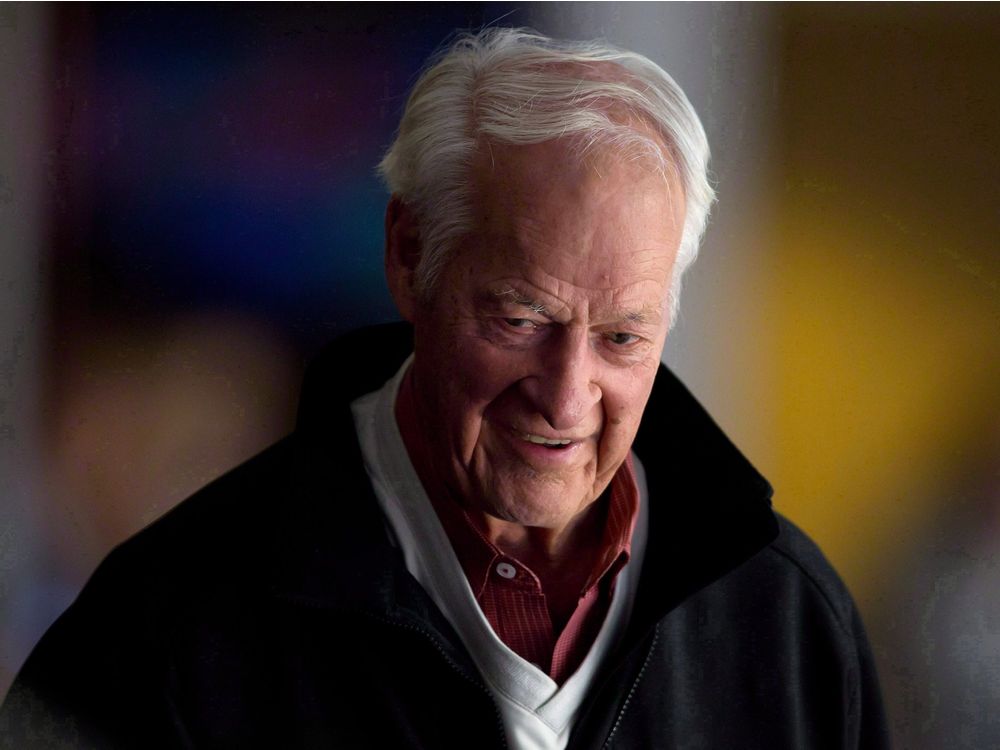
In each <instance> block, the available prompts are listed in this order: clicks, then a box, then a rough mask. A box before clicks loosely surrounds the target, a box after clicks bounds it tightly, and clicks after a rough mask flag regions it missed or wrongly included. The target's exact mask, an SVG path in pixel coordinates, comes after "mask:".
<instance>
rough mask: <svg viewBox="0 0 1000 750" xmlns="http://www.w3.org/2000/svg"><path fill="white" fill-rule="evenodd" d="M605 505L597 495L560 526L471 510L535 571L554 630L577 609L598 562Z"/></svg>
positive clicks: (498, 543) (503, 545)
mask: <svg viewBox="0 0 1000 750" xmlns="http://www.w3.org/2000/svg"><path fill="white" fill-rule="evenodd" d="M607 505H608V500H607V498H601V499H599V500H598V501H596V502H594V503H592V504H591V505H590V507H588V508H587V509H586V510H585V511H583V512H582V513H581V514H580V515H579V517H577V518H576V519H574V521H573V522H572V523H571V524H570V525H569V526H568V527H567V528H564V529H559V530H556V529H547V528H541V527H534V526H522V525H521V524H517V523H513V522H510V521H503V520H501V519H499V518H495V517H493V516H490V515H489V514H486V513H478V514H476V515H475V516H474V520H475V522H476V523H477V524H478V525H479V527H480V529H481V530H482V531H483V533H484V534H485V536H486V537H487V539H489V540H490V541H491V542H492V543H493V544H495V545H496V546H497V547H498V548H499V549H500V550H502V551H503V552H504V553H506V554H508V555H510V556H511V557H513V558H516V559H517V560H519V561H520V562H521V563H523V564H524V565H526V566H527V567H528V568H530V569H531V571H532V572H533V573H534V574H535V575H536V576H538V579H539V581H541V584H542V590H543V591H544V592H545V598H546V601H547V602H548V607H549V613H550V615H551V616H552V621H553V625H554V626H555V627H556V629H557V631H558V630H561V629H562V626H563V625H564V624H565V622H566V620H568V619H569V616H570V615H571V614H572V613H573V611H574V610H575V609H576V605H577V602H578V600H579V597H580V592H581V591H582V590H583V587H584V585H585V584H586V583H587V579H588V577H589V576H590V575H591V573H592V572H593V570H594V568H595V566H596V565H597V556H598V554H599V551H600V549H601V540H602V537H603V533H604V524H605V520H606V518H607Z"/></svg>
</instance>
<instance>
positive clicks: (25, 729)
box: [0, 325, 887, 750]
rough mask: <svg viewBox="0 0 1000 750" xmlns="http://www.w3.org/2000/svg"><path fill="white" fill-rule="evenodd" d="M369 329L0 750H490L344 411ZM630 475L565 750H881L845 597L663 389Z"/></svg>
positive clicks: (465, 677)
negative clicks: (615, 589)
mask: <svg viewBox="0 0 1000 750" xmlns="http://www.w3.org/2000/svg"><path fill="white" fill-rule="evenodd" d="M409 336H410V333H409V330H408V329H407V328H405V327H402V326H398V325H397V326H386V327H383V328H380V329H370V330H367V331H364V332H359V333H356V334H352V335H350V336H347V337H345V338H343V339H340V340H339V341H338V342H336V343H335V344H334V345H333V346H332V347H331V349H330V350H328V351H327V352H326V353H325V354H324V355H323V356H321V357H320V359H319V360H318V361H317V362H316V363H315V364H314V365H313V366H312V367H311V368H310V370H309V373H308V374H307V377H306V382H305V386H304V392H303V397H302V402H301V407H300V415H299V422H298V426H297V428H296V430H295V432H294V433H293V434H292V435H291V436H290V437H288V438H286V439H285V440H283V441H281V442H280V443H278V444H277V445H275V446H273V447H271V448H270V449H268V450H267V451H265V452H264V453H262V454H261V455H259V456H257V457H255V458H253V459H251V460H250V461H248V462H247V463H246V464H244V465H243V466H241V467H239V468H237V469H235V470H233V471H232V472H230V473H229V474H227V475H226V476H224V477H222V478H221V479H219V480H217V481H216V482H214V483H212V484H211V485H209V486H208V487H206V488H205V489H204V490H202V491H201V492H199V493H198V494H196V495H195V496H194V497H192V498H191V499H189V500H188V501H186V502H184V503H182V504H181V505H179V506H178V507H177V508H175V509H174V510H173V511H171V512H170V513H168V514H167V515H166V516H164V517H163V518H162V519H160V520H159V521H157V522H156V523H154V524H153V525H152V526H150V527H149V528H147V529H146V530H145V531H143V532H141V533H140V534H138V535H137V536H135V537H133V538H132V539H130V540H129V541H127V542H125V543H124V544H122V545H121V546H120V547H118V548H117V549H115V550H114V551H113V552H112V553H111V554H110V555H109V556H108V558H107V559H106V560H105V561H104V562H103V563H102V564H101V566H100V567H99V568H98V570H97V572H96V573H94V575H93V577H92V579H91V580H90V582H89V583H88V584H87V586H86V588H85V589H84V590H83V592H82V593H81V594H80V596H79V598H78V599H77V600H76V602H75V603H74V604H73V605H72V606H71V607H70V608H69V609H68V610H67V611H66V613H65V614H64V615H63V616H62V617H61V618H60V619H59V620H58V621H57V622H56V623H55V624H54V625H53V626H52V628H51V629H50V630H49V631H48V632H47V633H46V635H45V637H44V638H43V639H42V641H41V642H40V643H39V645H38V646H37V647H36V649H35V650H34V652H33V653H32V655H31V657H30V658H29V660H28V662H27V664H26V665H25V666H24V668H23V669H22V671H21V673H20V674H19V676H18V678H17V680H16V682H15V685H14V687H13V688H12V690H11V692H10V694H9V695H8V697H7V700H6V702H5V703H4V705H3V708H2V710H0V746H2V747H5V748H7V747H9V748H31V747H52V746H69V747H91V746H96V747H128V748H155V747H269V748H276V747H327V748H329V747H336V748H354V747H364V748H367V747H371V748H418V747H419V748H494V747H495V748H499V747H503V746H504V745H505V741H504V737H503V728H502V724H501V720H500V715H499V712H498V710H497V709H496V707H495V706H494V704H493V701H492V699H491V696H490V694H489V692H488V690H487V689H486V687H485V686H484V685H483V683H482V681H481V679H480V678H479V676H478V674H477V672H476V669H475V667H474V665H473V663H472V661H471V659H470V658H469V655H468V654H467V653H466V652H465V650H464V648H463V646H462V645H461V642H460V641H459V639H458V637H457V636H456V634H455V632H454V630H453V629H452V627H451V626H450V625H449V624H448V622H447V621H446V620H445V619H444V617H443V616H442V615H441V613H440V612H439V611H438V610H437V608H436V607H435V605H434V604H433V603H432V602H431V600H430V598H429V597H428V596H427V594H426V593H425V592H424V591H423V589H422V588H421V587H420V585H419V584H418V583H417V582H416V581H415V580H414V579H413V578H412V577H411V576H410V575H409V573H408V572H407V571H406V568H405V566H404V564H403V561H402V558H401V556H400V555H399V554H398V552H397V550H396V549H395V548H394V547H392V546H391V545H390V544H389V543H388V538H387V535H386V532H385V525H384V522H383V519H382V517H381V513H380V511H379V508H378V505H377V503H376V500H375V498H374V495H373V493H372V489H371V486H370V484H369V482H368V479H367V476H366V475H365V472H364V469H363V468H362V463H361V455H360V449H359V447H358V444H357V439H356V436H355V431H354V424H353V420H352V416H351V413H350V410H349V406H348V405H349V403H350V401H351V400H353V399H354V398H356V397H357V396H359V395H361V394H363V393H367V392H370V391H373V390H375V389H377V388H379V387H380V386H381V385H382V384H383V383H384V382H385V381H386V380H387V379H388V378H389V377H391V376H392V375H393V374H394V373H395V371H396V369H397V368H398V366H399V364H400V362H401V361H402V358H403V357H404V356H405V354H406V353H408V351H409V349H410V346H411V343H410V338H409ZM634 447H635V451H636V453H637V454H638V455H639V457H640V459H641V460H642V462H643V465H644V467H645V469H646V473H647V482H648V487H649V495H650V508H649V524H650V530H649V543H648V547H647V552H646V559H645V562H644V566H643V570H642V575H641V579H640V588H639V593H638V597H637V602H636V606H635V610H634V613H633V616H632V621H631V622H630V624H629V627H628V630H627V634H626V636H625V638H624V642H623V643H622V645H621V647H620V648H619V649H618V651H617V652H616V655H615V658H614V661H613V665H612V667H611V668H610V669H609V670H608V671H607V672H606V673H604V674H602V675H601V676H600V678H599V679H598V680H597V682H596V683H595V685H594V686H593V688H592V690H591V693H590V695H589V697H588V699H587V702H586V706H585V709H584V711H583V713H582V718H581V720H580V721H579V723H578V725H577V726H576V727H575V728H574V731H573V734H572V736H571V740H570V747H571V748H601V747H608V748H724V749H726V750H730V749H732V748H762V749H764V748H766V749H767V750H776V749H777V748H860V747H864V748H879V747H885V746H886V745H887V741H886V739H885V731H884V726H883V724H884V720H883V715H882V709H881V705H880V700H879V691H878V685H877V682H876V677H875V671H874V667H873V664H872V658H871V654H870V652H869V649H868V646H867V643H866V641H865V636H864V632H863V630H862V627H861V623H860V621H859V619H858V616H857V613H856V611H855V608H854V605H853V603H852V602H851V599H850V596H849V595H848V593H847V591H846V590H845V589H844V587H843V585H842V584H841V582H840V581H839V579H838V578H837V576H836V574H835V573H834V572H833V570H832V569H831V568H830V566H829V565H828V564H827V562H826V561H825V560H824V559H823V557H822V555H821V553H820V552H819V551H818V550H817V548H816V547H815V546H814V545H813V544H812V543H811V542H810V541H809V540H808V539H807V538H806V537H805V536H804V535H803V534H802V533H801V532H800V531H798V530H797V529H795V528H794V527H793V526H792V525H791V524H789V523H788V522H787V521H785V520H783V519H779V518H776V517H775V515H774V514H773V513H772V512H771V510H770V487H769V486H768V484H767V482H766V481H765V480H764V479H763V478H762V477H761V476H760V475H759V474H758V473H757V472H756V471H755V470H754V469H753V468H752V467H751V466H750V465H749V463H747V461H746V460H745V459H744V458H743V457H742V456H741V455H740V453H739V452H738V451H737V450H736V449H735V448H734V447H733V446H732V445H731V444H730V443H729V441H728V440H727V439H726V438H725V436H724V435H723V434H722V433H721V432H720V431H719V429H718V428H717V427H716V426H715V425H714V423H713V422H712V421H711V419H710V418H709V417H708V416H707V415H706V414H705V413H704V412H703V411H702V409H701V407H700V406H699V405H698V404H697V403H696V402H695V401H694V399H693V398H692V397H691V396H690V395H689V394H688V393H687V391H686V390H685V389H684V388H683V386H682V385H681V384H680V383H679V382H678V381H677V380H676V379H675V378H674V377H673V376H672V375H671V374H670V373H669V372H668V371H667V370H666V369H665V368H661V370H660V372H659V374H658V376H657V380H656V384H655V386H654V389H653V395H652V397H651V398H650V402H649V405H648V407H647V410H646V413H645V416H644V419H643V423H642V427H641V429H640V432H639V435H638V437H637V439H636V443H635V446H634Z"/></svg>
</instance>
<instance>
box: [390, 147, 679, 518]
mask: <svg viewBox="0 0 1000 750" xmlns="http://www.w3.org/2000/svg"><path fill="white" fill-rule="evenodd" d="M576 162H578V159H574V158H573V157H572V156H570V155H569V154H568V152H567V151H566V148H565V146H564V145H563V144H560V143H558V142H549V143H544V144H538V145H534V146H519V147H497V146H493V147H492V149H491V150H490V151H487V153H485V154H483V156H482V158H481V160H480V162H479V163H478V164H477V165H476V167H475V169H474V173H473V174H474V179H473V189H474V196H475V197H474V206H475V227H476V228H475V230H474V231H473V232H471V233H470V234H469V235H468V236H467V237H466V238H465V239H464V240H463V241H462V242H461V243H460V244H459V246H458V247H457V248H456V249H455V252H454V254H453V256H452V258H451V260H449V262H448V264H447V266H446V267H445V269H444V271H443V273H442V274H441V276H440V277H439V279H438V284H437V286H436V287H435V290H434V294H433V302H431V303H430V304H427V305H421V304H417V303H413V304H412V307H411V308H410V309H411V310H412V313H411V314H410V315H408V317H410V318H411V320H412V323H413V324H414V333H415V353H416V354H415V359H414V377H415V380H414V386H415V392H416V398H417V408H418V416H419V418H420V420H421V427H422V430H423V434H424V436H425V438H426V439H427V441H428V446H429V448H430V452H431V456H432V460H433V463H434V470H435V471H436V473H437V475H438V477H439V479H441V480H443V482H444V483H445V485H446V486H447V487H448V488H449V490H450V491H451V492H453V493H454V494H455V495H456V497H457V498H458V499H459V500H460V501H461V502H464V503H465V505H466V507H467V508H469V509H471V510H473V511H481V512H483V513H485V514H487V520H489V519H490V518H493V519H502V520H503V521H508V522H513V523H516V524H519V525H522V526H533V527H545V528H550V529H553V530H556V531H562V530H564V529H566V528H568V527H569V526H570V525H571V524H572V523H573V521H574V520H575V519H579V518H582V516H581V512H582V511H584V510H585V509H586V508H587V507H588V506H589V505H590V504H591V503H592V502H593V501H594V500H595V499H597V497H598V496H599V495H600V494H601V493H602V492H603V490H604V489H605V487H607V485H608V483H609V481H610V480H611V477H612V476H613V475H614V473H615V471H616V470H617V469H618V467H619V466H620V465H621V463H622V461H623V460H624V459H625V458H626V455H627V454H628V451H629V448H630V447H631V444H632V440H633V438H634V437H635V433H636V430H637V429H638V426H639V420H640V418H641V416H642V412H643V409H644V408H645V405H646V401H647V399H648V397H649V392H650V389H651V388H652V384H653V378H654V376H655V374H656V370H657V366H658V364H659V358H660V353H661V350H662V348H663V342H664V339H665V338H666V334H667V330H668V327H669V320H668V319H667V310H668V306H667V292H668V289H669V287H670V278H671V272H672V269H673V265H674V258H675V256H676V252H677V247H678V244H679V242H680V237H681V230H682V228H683V223H684V203H683V193H682V190H681V188H680V187H679V186H678V185H676V184H675V185H672V186H671V187H670V188H669V189H668V187H667V185H666V184H665V183H664V181H663V179H662V178H661V177H660V176H659V175H657V174H655V173H654V172H653V171H652V170H649V169H648V168H646V167H644V166H642V165H637V164H634V163H633V164H628V165H622V164H617V163H615V161H614V160H613V158H610V157H609V158H599V159H596V160H592V161H588V163H586V164H583V165H577V166H574V165H575V164H576ZM401 308H404V309H407V307H406V305H401Z"/></svg>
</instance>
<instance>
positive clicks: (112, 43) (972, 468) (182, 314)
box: [0, 3, 1000, 748]
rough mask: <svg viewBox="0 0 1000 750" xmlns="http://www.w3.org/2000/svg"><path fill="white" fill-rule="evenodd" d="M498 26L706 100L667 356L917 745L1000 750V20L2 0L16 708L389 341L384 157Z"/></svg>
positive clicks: (6, 520)
mask: <svg viewBox="0 0 1000 750" xmlns="http://www.w3.org/2000/svg"><path fill="white" fill-rule="evenodd" d="M495 22H500V23H503V24H508V25H529V26H533V27H535V28H538V29H539V30H541V31H543V32H546V33H549V34H553V35H556V36H566V37H575V38H593V37H604V38H607V39H608V40H610V41H612V42H614V43H618V44H620V45H622V46H625V47H629V48H632V49H635V50H636V51H639V52H642V53H644V54H646V55H648V56H650V57H651V58H653V59H654V60H656V61H657V62H659V63H660V64H662V65H663V66H664V68H666V69H667V70H668V71H669V72H670V73H671V74H672V75H674V77H675V78H676V79H677V80H678V82H679V83H680V84H681V85H682V86H683V87H684V88H685V90H686V91H687V93H688V95H689V97H690V98H691V100H692V102H693V103H694V105H695V107H696V109H697V110H698V111H699V113H700V114H701V116H702V119H703V121H704V123H705V126H706V129H707V131H708V134H709V139H710V141H711V143H712V147H713V173H714V181H715V183H716V185H717V188H718V192H719V197H720V202H719V205H718V207H717V209H716V211H715V212H714V214H713V219H712V223H711V226H710V229H709V232H708V234H707V236H706V240H705V245H704V249H703V251H702V257H701V258H700V259H699V261H698V262H697V263H696V264H695V266H694V267H693V269H692V271H691V272H690V274H689V276H688V278H687V283H686V287H685V297H684V301H683V305H682V313H681V318H680V321H679V323H678V325H677V327H676V328H675V330H674V331H673V332H672V333H671V336H670V339H669V341H668V345H667V351H666V353H665V357H666V360H667V361H668V363H669V364H670V365H671V366H672V367H673V368H674V369H675V370H677V371H678V372H679V373H680V374H681V376H682V377H683V378H684V379H685V381H686V382H687V383H688V384H689V385H690V386H691V388H692V389H693V390H694V392H695V393H696V394H697V395H698V396H699V397H700V398H701V399H702V400H703V401H704V402H705V404H706V405H707V406H708V408H709V410H710V411H711V412H712V413H713V414H715V415H716V417H717V419H718V420H719V422H720V423H721V424H722V426H723V427H724V428H725V429H726V430H727V431H728V432H729V433H730V434H731V435H732V436H733V438H734V440H735V441H736V442H737V444H739V445H740V446H741V447H742V448H743V449H744V450H745V451H746V452H747V454H748V455H749V457H750V458H751V460H753V461H754V462H755V463H756V464H757V465H758V467H759V468H760V469H761V470H762V471H763V472H764V473H765V475H767V476H768V477H769V478H770V479H771V480H772V483H773V484H774V485H775V487H776V495H775V504H776V506H777V507H778V509H779V510H781V511H783V512H785V513H786V514H787V515H789V516H790V517H792V518H793V519H794V520H796V521H797V522H798V523H799V524H800V525H802V526H803V527H804V528H805V529H806V530H807V531H808V532H809V533H810V534H811V535H812V536H814V537H815V538H816V539H817V540H818V541H819V542H820V544H821V545H822V546H823V548H824V550H825V551H826V552H827V554H828V556H829V557H830V558H831V560H832V561H833V563H834V564H835V566H836V567H837V568H838V570H840V571H841V573H842V574H843V576H844V578H845V579H846V581H847V582H848V584H849V586H850V587H851V589H852V591H853V592H854V594H855V596H856V597H857V599H858V601H859V604H860V606H861V608H862V612H863V614H864V615H865V618H866V621H867V623H868V625H869V629H870V631H871V638H872V641H873V646H874V649H875V652H876V655H877V658H878V659H879V665H880V669H881V671H882V677H883V682H884V685H885V692H886V698H887V702H888V705H889V708H890V719H891V724H892V727H893V732H894V735H895V736H896V739H897V743H898V744H899V746H900V747H914V748H941V747H949V748H952V747H955V748H958V747H969V748H973V747H975V748H983V747H996V746H1000V718H998V717H1000V557H998V555H1000V478H998V468H1000V460H998V459H1000V409H998V406H1000V389H998V388H997V383H998V382H1000V335H998V334H1000V293H998V285H1000V252H998V250H997V237H998V236H1000V180H998V178H997V175H998V174H1000V143H998V140H1000V139H998V136H997V125H996V124H997V122H1000V80H998V79H1000V75H998V73H1000V68H998V66H997V64H996V50H997V49H998V48H1000V6H996V5H988V4H984V5H982V6H973V5H964V4H948V5H947V6H945V5H937V4H920V5H911V4H894V5H880V4H857V5H855V4H851V5H844V4H817V5H815V6H813V5H786V4H767V5H753V4H731V5H730V4H715V3H700V4H647V3H635V4H632V3H629V4H617V3H600V4H591V3H556V4H548V3H546V4H523V3H518V4H512V3H485V4H480V3H448V4H418V3H406V4H400V5H392V4H367V3H357V4H346V3H341V4H332V5H280V6H277V5H256V4H254V5H242V4H220V5H209V4H198V5H191V4H184V5H171V4H156V5H132V4H86V3H80V4H60V5H45V4H19V3H5V4H2V5H0V84H2V86H0V135H2V138H0V502H2V504H0V694H2V693H3V692H4V691H5V689H6V687H7V685H8V684H9V682H10V680H11V679H13V675H14V673H15V672H16V670H17V669H18V667H19V666H20V664H21V663H22V662H23V660H24V658H25V657H26V656H27V653H28V651H29V650H30V648H31V647H32V645H33V644H34V643H35V641H36V640H37V639H38V638H39V637H40V635H41V633H42V632H43V631H44V629H45V628H46V627H47V626H48V624H49V623H51V621H52V620H53V619H54V618H55V617H56V616H57V614H58V613H59V612H60V611H61V610H62V609H63V608H65V606H67V604H68V603H69V602H70V601H71V600H72V598H73V597H74V596H75V594H76V592H77V591H78V590H79V588H80V587H81V586H82V585H83V583H84V581H85V580H86V578H87V576H88V575H89V574H90V573H91V572H92V571H93V569H94V567H95V566H96V565H97V563H98V562H99V560H100V559H101V558H102V557H103V556H104V555H105V554H106V553H107V551H108V550H109V549H110V548H111V547H112V546H113V545H115V544H117V543H118V542H120V541H121V540H123V539H124V538H126V537H127V536H129V535H130V534H132V533H134V532H135V531H136V530H138V529H139V528H141V527H142V526H143V525H145V524H146V523H148V522H149V521H151V520H153V519H154V518H156V517H157V516H159V515H160V514H162V513H163V512H164V511H166V510H167V509H169V508H170V507H171V506H172V505H174V504H175V503H177V502H179V501H180V500H182V499H183V498H184V497H185V496H187V495H188V494H190V493H191V492H192V491H194V490H195V489H197V488H198V487H199V486H201V485H203V484H204V483H205V482H207V481H210V480H211V479H212V478H214V477H216V476H218V475H219V474H221V473H222V472H224V471H225V470H226V469H228V468H230V467H232V466H233V465H235V464H236V463H238V462H240V461H241V460H244V459H245V458H247V457H249V456H251V455H253V453H255V452H256V451H258V450H260V449H261V448H263V447H264V446H266V445H267V444H268V443H270V442H271V441H273V440H274V439H276V438H278V437H280V436H281V435H282V434H284V433H285V432H287V431H288V430H289V429H291V426H292V424H293V419H294V409H295V402H296V397H297V393H298V386H299V378H300V377H301V373H302V370H303V367H304V365H305V363H306V362H307V361H308V359H309V358H310V357H311V356H312V355H313V354H314V353H315V352H316V351H317V349H318V348H319V347H320V346H322V344H323V343H324V342H326V341H327V340H329V339H330V338H331V337H333V336H335V335H337V334H338V333H340V332H342V331H346V330H350V329H352V328H355V327H357V326H360V325H364V324H366V323H371V322H379V321H384V320H389V319H392V318H393V317H394V311H393V308H392V305H391V301H390V299H389V296H388V293H387V290H386V288H385V284H384V281H383V278H382V260H381V250H382V214H383V210H384V205H385V201H386V198H387V195H386V193H385V191H384V188H383V187H382V186H381V185H380V183H379V181H378V179H377V178H376V176H375V165H376V164H377V162H378V160H379V158H380V156H381V153H382V151H383V150H384V149H385V147H386V146H387V145H388V143H389V142H390V141H391V138H392V135H393V131H394V128H395V126H396V123H397V121H398V117H399V114H400V112H401V110H402V107H403V104H404V102H405V97H406V94H407V91H408V89H409V87H410V85H411V84H412V83H413V81H414V80H415V76H416V73H417V71H418V70H419V68H420V66H421V64H422V62H423V61H424V60H425V59H426V57H427V56H428V54H430V53H431V52H432V51H434V50H435V49H436V48H438V46H439V45H440V44H441V43H442V42H444V41H445V40H446V39H447V38H448V36H449V35H450V34H451V33H453V31H454V30H455V29H462V28H478V27H480V26H482V25H484V24H490V23H495ZM762 605H766V603H762Z"/></svg>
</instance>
